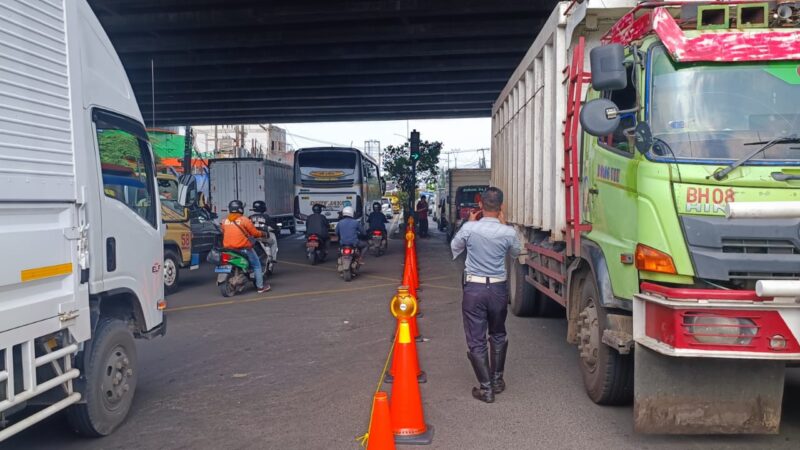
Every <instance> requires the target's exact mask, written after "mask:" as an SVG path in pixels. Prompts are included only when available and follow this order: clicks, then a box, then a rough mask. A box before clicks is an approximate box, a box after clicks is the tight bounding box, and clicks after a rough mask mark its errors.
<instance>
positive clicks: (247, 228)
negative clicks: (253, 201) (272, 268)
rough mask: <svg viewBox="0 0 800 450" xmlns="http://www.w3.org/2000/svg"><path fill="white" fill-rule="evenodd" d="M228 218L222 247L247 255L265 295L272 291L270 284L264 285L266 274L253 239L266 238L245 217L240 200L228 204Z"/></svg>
mask: <svg viewBox="0 0 800 450" xmlns="http://www.w3.org/2000/svg"><path fill="white" fill-rule="evenodd" d="M228 212H229V214H228V217H227V218H225V220H223V221H222V246H223V247H224V248H229V249H231V250H236V251H239V252H241V253H243V254H245V255H247V259H248V260H250V265H251V266H252V267H253V273H254V275H255V277H256V288H257V289H258V293H259V294H263V293H264V292H267V291H269V290H270V289H271V287H270V285H269V284H265V283H264V272H263V269H262V267H261V260H260V259H259V257H258V254H256V252H255V250H253V244H252V239H253V238H260V237H262V236H264V233H262V232H260V231H258V229H257V228H256V227H255V226H253V222H251V221H250V219H248V218H247V217H245V216H244V203H242V202H241V201H239V200H232V201H231V202H230V203H229V204H228Z"/></svg>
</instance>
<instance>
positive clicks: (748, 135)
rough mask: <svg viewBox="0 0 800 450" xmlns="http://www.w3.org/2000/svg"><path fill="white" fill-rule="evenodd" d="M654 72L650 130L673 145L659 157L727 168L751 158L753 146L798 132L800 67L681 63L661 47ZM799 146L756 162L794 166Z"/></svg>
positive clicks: (659, 150) (775, 149)
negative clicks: (783, 162) (790, 163)
mask: <svg viewBox="0 0 800 450" xmlns="http://www.w3.org/2000/svg"><path fill="white" fill-rule="evenodd" d="M650 69H651V73H652V85H651V94H652V96H651V100H650V127H651V129H652V132H653V137H655V138H658V139H660V140H661V141H663V142H664V143H666V144H667V145H660V146H656V148H655V149H654V150H653V152H654V154H655V155H657V156H663V157H668V158H669V159H672V157H673V156H674V158H676V159H678V160H684V161H686V162H696V163H715V162H726V163H727V162H730V161H731V160H737V159H739V158H742V157H744V156H746V155H747V154H748V153H750V152H752V150H753V146H752V145H746V144H748V143H752V142H758V141H768V140H770V139H773V138H775V137H776V136H785V135H789V134H791V133H795V132H797V131H798V130H800V127H799V125H800V110H798V105H800V72H799V70H800V63H798V61H785V62H784V61H781V62H772V63H736V64H731V63H725V64H716V63H702V64H697V63H693V64H678V63H675V62H674V61H673V60H672V58H670V56H669V55H668V54H667V52H666V51H665V49H664V48H663V47H657V48H655V49H654V50H653V53H652V58H651V67H650ZM793 147H797V144H792V143H791V142H782V143H779V144H776V145H774V146H772V147H770V148H769V149H768V150H766V151H764V152H762V153H760V154H759V155H757V156H756V157H754V158H753V159H752V160H751V161H750V163H751V164H759V163H761V164H765V163H773V164H775V163H777V162H781V161H791V162H792V163H796V162H797V161H798V160H799V159H800V151H798V150H796V149H795V148H793ZM670 151H671V153H670ZM673 154H674V155H673Z"/></svg>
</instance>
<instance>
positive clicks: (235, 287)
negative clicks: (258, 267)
mask: <svg viewBox="0 0 800 450" xmlns="http://www.w3.org/2000/svg"><path fill="white" fill-rule="evenodd" d="M219 256H220V257H219V265H217V267H215V268H214V272H215V273H216V274H217V286H219V290H220V292H221V293H222V296H223V297H233V296H234V295H236V294H240V293H241V292H243V291H244V289H245V287H247V282H248V281H252V282H253V284H255V274H254V273H253V269H252V267H251V266H250V261H249V260H248V259H247V255H245V254H244V253H241V252H238V251H236V250H232V249H222V250H221V251H220V255H219ZM266 267H267V266H266V265H263V266H262V270H263V271H264V276H266V272H267V269H266Z"/></svg>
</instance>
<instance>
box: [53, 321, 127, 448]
mask: <svg viewBox="0 0 800 450" xmlns="http://www.w3.org/2000/svg"><path fill="white" fill-rule="evenodd" d="M92 341H93V342H92V348H91V354H89V355H88V358H86V355H84V358H85V359H84V364H83V374H82V376H83V377H84V378H85V380H86V388H85V392H83V398H84V399H85V401H86V403H82V404H78V405H73V406H71V407H70V408H69V409H68V410H67V418H68V420H69V423H70V425H72V427H73V428H74V429H75V431H77V432H78V433H79V434H82V435H84V436H91V437H99V436H107V435H109V434H111V432H112V431H114V430H115V429H116V428H117V427H118V426H119V425H120V424H121V423H122V421H123V420H125V416H127V415H128V411H129V410H130V408H131V403H132V402H133V394H134V392H135V391H136V380H137V377H138V367H137V365H136V364H137V362H136V345H135V344H134V342H133V335H131V332H130V330H129V329H128V326H127V325H126V324H125V323H124V322H123V321H121V320H119V319H113V318H110V317H104V318H101V319H100V323H98V324H97V329H96V334H95V335H94V337H93V338H92Z"/></svg>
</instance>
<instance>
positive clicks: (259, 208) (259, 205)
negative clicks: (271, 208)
mask: <svg viewBox="0 0 800 450" xmlns="http://www.w3.org/2000/svg"><path fill="white" fill-rule="evenodd" d="M250 211H255V212H257V213H265V212H267V204H266V203H265V202H263V201H261V200H256V201H254V202H253V207H252V208H250Z"/></svg>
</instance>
